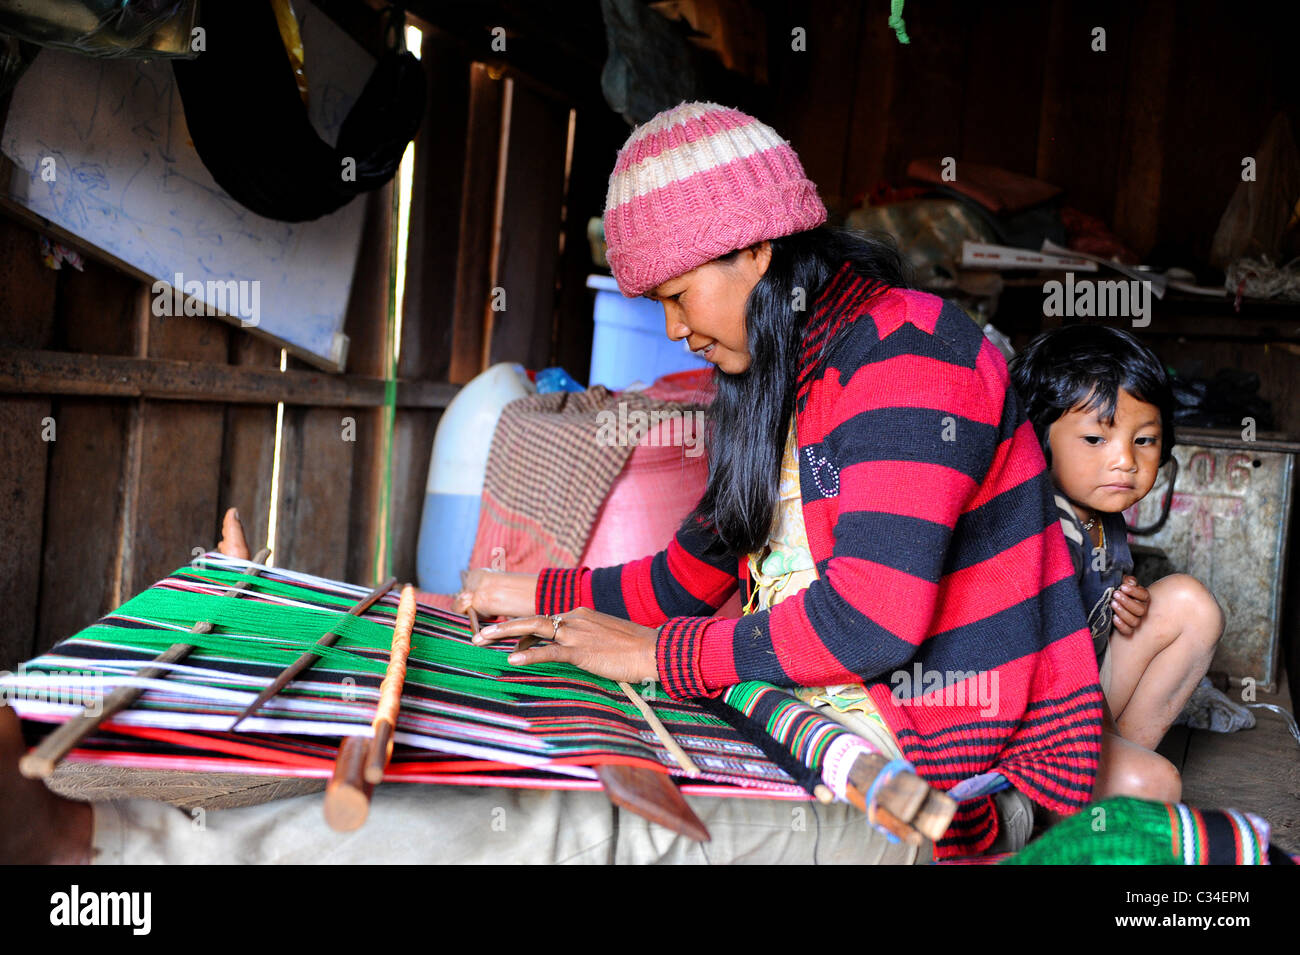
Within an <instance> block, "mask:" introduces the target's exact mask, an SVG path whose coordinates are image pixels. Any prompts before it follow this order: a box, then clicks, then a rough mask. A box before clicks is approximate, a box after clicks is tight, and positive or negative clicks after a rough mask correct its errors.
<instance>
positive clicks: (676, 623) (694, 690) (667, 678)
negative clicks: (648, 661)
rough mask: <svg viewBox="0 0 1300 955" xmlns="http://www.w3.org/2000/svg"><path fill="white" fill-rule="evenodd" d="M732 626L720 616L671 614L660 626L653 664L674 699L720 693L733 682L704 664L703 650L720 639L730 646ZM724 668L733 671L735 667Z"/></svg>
mask: <svg viewBox="0 0 1300 955" xmlns="http://www.w3.org/2000/svg"><path fill="white" fill-rule="evenodd" d="M734 625H735V621H733V620H725V619H722V618H720V617H672V618H670V619H669V620H668V622H667V623H665V624H664V625H663V626H662V627H660V628H659V643H658V645H657V646H656V648H655V663H656V665H657V667H658V670H659V682H660V684H661V685H662V686H663V688H664V692H665V693H667V694H668V695H669V696H670V697H672V698H673V699H675V700H689V699H691V698H692V697H699V696H720V695H721V694H722V691H723V690H725V689H726V688H727V687H729V686H731V684H732V683H735V682H736V681H735V680H734V679H726V678H722V679H719V677H721V676H722V670H721V669H719V668H717V667H714V668H712V670H710V669H709V668H708V667H706V664H707V663H708V662H709V661H708V654H707V653H706V651H705V645H706V643H710V644H712V643H717V642H721V643H725V644H726V645H727V646H728V647H730V645H731V644H730V637H731V632H730V631H731V630H733V629H734ZM724 631H726V632H724ZM706 635H707V640H706ZM726 669H727V672H732V671H734V667H730V668H726Z"/></svg>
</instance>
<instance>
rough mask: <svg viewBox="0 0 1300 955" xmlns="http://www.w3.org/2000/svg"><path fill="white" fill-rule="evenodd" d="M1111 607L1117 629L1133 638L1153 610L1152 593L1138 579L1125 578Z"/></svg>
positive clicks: (1113, 597) (1111, 602)
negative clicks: (1134, 632) (1133, 634)
mask: <svg viewBox="0 0 1300 955" xmlns="http://www.w3.org/2000/svg"><path fill="white" fill-rule="evenodd" d="M1110 606H1111V609H1112V610H1114V611H1115V629H1116V630H1117V631H1119V632H1120V633H1122V634H1123V635H1124V636H1126V637H1127V636H1131V635H1132V633H1133V631H1134V630H1136V629H1137V628H1138V624H1140V623H1141V622H1142V618H1143V617H1145V616H1146V615H1147V611H1148V610H1149V609H1151V592H1150V591H1149V590H1147V589H1146V588H1145V587H1143V586H1142V585H1141V584H1139V583H1138V582H1137V578H1136V577H1125V578H1124V579H1123V581H1121V582H1120V585H1119V587H1118V589H1116V591H1115V594H1114V596H1112V597H1111V598H1110Z"/></svg>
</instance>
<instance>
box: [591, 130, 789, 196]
mask: <svg viewBox="0 0 1300 955" xmlns="http://www.w3.org/2000/svg"><path fill="white" fill-rule="evenodd" d="M784 145H786V142H785V140H784V139H782V138H781V137H780V136H778V135H777V134H776V132H775V131H774V130H773V129H772V128H771V127H769V126H764V125H763V124H762V123H759V122H753V123H749V124H747V125H745V126H740V127H737V128H736V129H724V130H722V131H721V132H718V133H714V134H712V135H710V136H705V137H704V138H703V139H697V140H696V141H695V142H693V143H685V144H683V145H681V146H674V147H672V148H671V149H665V150H664V151H663V152H661V153H659V154H658V155H655V156H650V157H648V158H646V159H643V160H641V161H640V162H639V163H636V164H635V165H632V166H629V167H628V168H627V169H625V170H623V171H622V172H621V173H619V174H618V175H616V176H615V177H614V178H613V179H612V180H610V184H609V192H608V194H607V195H606V197H605V208H606V209H615V208H617V207H618V206H621V205H622V204H623V203H625V202H630V201H632V200H633V199H636V198H638V197H639V196H644V195H646V194H648V193H651V192H653V191H654V190H656V189H662V188H663V187H664V186H667V185H669V184H670V183H674V182H680V181H681V180H683V179H689V178H690V177H691V176H694V175H695V174H697V173H701V172H704V171H706V170H709V169H716V168H717V167H719V166H725V165H727V164H728V163H732V162H735V161H736V160H737V159H745V158H747V157H749V156H754V155H757V154H758V153H761V152H764V151H765V150H768V149H775V148H778V147H781V146H784Z"/></svg>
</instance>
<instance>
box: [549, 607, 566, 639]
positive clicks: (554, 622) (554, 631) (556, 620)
mask: <svg viewBox="0 0 1300 955" xmlns="http://www.w3.org/2000/svg"><path fill="white" fill-rule="evenodd" d="M562 623H564V615H563V614H558V613H553V614H551V639H552V640H558V639H559V636H560V624H562Z"/></svg>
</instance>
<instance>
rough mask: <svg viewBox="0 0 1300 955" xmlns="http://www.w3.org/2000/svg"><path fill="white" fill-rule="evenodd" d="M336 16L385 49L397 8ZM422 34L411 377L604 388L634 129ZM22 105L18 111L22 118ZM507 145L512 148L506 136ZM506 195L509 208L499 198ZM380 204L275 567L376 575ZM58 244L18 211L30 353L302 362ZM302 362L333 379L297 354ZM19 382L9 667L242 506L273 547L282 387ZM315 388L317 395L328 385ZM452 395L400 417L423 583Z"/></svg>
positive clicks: (10, 467) (3, 229) (0, 450)
mask: <svg viewBox="0 0 1300 955" xmlns="http://www.w3.org/2000/svg"><path fill="white" fill-rule="evenodd" d="M325 6H326V8H327V12H330V14H331V15H332V16H334V17H335V18H336V20H338V21H339V22H340V23H341V24H342V25H343V26H344V27H345V28H347V29H349V30H351V31H352V32H353V33H354V35H357V36H358V39H359V40H361V41H362V42H363V43H364V44H365V45H367V46H368V47H369V48H371V49H372V50H376V49H378V48H379V44H378V43H377V42H375V40H374V38H373V37H370V36H369V35H368V32H369V31H371V30H377V29H378V27H379V20H378V19H377V18H376V17H375V16H374V15H373V13H372V12H370V11H368V10H367V9H366V6H365V4H362V3H359V2H348V0H330V2H328V3H326V4H325ZM422 26H424V28H425V40H424V47H423V50H422V59H423V61H424V64H425V71H426V76H427V78H428V109H427V111H426V115H425V121H424V124H423V126H422V128H421V131H420V133H419V136H418V137H417V140H416V166H415V175H414V184H413V202H412V208H411V220H410V240H409V248H408V271H407V286H406V294H405V301H404V306H403V322H402V341H401V352H400V363H399V366H398V377H399V379H401V380H403V381H409V382H416V383H419V382H434V383H436V382H450V383H453V384H461V383H464V382H465V381H468V380H469V379H470V378H472V377H473V376H474V375H475V374H477V373H478V372H479V371H481V370H483V369H484V368H485V367H486V364H487V362H488V360H489V359H490V360H491V361H519V362H522V363H525V364H526V365H527V366H528V367H531V368H541V367H544V366H545V365H547V364H550V363H552V362H554V361H556V360H557V359H559V360H562V361H564V362H565V363H566V365H568V367H569V368H570V369H571V370H573V371H574V373H575V375H576V376H577V377H579V378H580V379H582V378H585V371H586V368H587V365H588V362H589V361H590V343H591V318H590V316H591V298H590V295H589V293H587V290H586V289H585V288H584V287H583V282H584V281H585V278H586V274H587V272H589V271H590V270H591V266H590V260H589V254H588V251H587V244H586V240H585V230H586V222H587V219H588V218H589V217H590V216H592V215H599V214H600V211H601V209H602V208H603V204H604V186H605V178H606V177H607V175H608V168H606V167H607V166H608V164H609V163H612V160H613V155H614V151H615V149H616V148H617V146H618V145H619V144H620V143H621V142H622V139H623V138H624V137H625V136H626V133H627V130H626V127H625V126H624V125H623V124H622V122H621V120H618V119H617V117H612V114H610V113H609V111H608V110H607V109H602V108H600V107H601V106H602V104H600V103H599V101H598V96H599V93H598V89H596V88H595V87H589V88H588V90H587V92H588V95H587V96H586V97H576V96H574V95H573V94H572V93H565V92H559V91H557V87H556V86H554V85H548V84H547V83H546V82H544V81H540V80H539V81H534V80H533V78H532V77H531V76H528V75H525V74H523V73H521V72H520V71H519V70H518V69H517V68H515V67H513V66H511V65H510V64H509V63H507V64H505V65H504V66H502V65H501V64H498V65H497V66H495V67H491V68H489V67H488V66H485V65H484V64H483V63H481V62H478V54H477V47H476V45H475V44H474V43H469V42H467V41H466V39H465V38H464V37H460V36H453V35H452V34H450V33H448V32H445V31H443V30H442V29H440V28H436V27H430V26H429V25H428V24H422ZM361 34H366V35H361ZM539 62H542V63H545V62H546V59H545V58H544V57H543V58H541V59H540V60H539ZM507 79H509V80H510V82H507ZM508 90H513V93H510V94H509V96H510V98H509V99H508V98H507V96H508ZM4 107H5V104H4V103H3V102H0V123H2V122H3V114H4ZM571 109H576V110H577V116H578V119H577V122H576V124H575V128H576V129H577V130H578V133H577V135H576V137H575V150H574V154H573V166H574V169H575V170H580V171H581V173H582V176H583V179H582V181H581V182H573V183H571V185H572V186H573V188H572V193H571V194H566V192H565V176H564V173H565V161H566V154H567V150H568V146H569V142H568V140H569V127H570V110H571ZM585 116H591V117H593V119H592V121H591V122H590V123H588V122H585V121H584V119H583V117H585ZM503 117H509V122H508V123H505V124H503ZM611 117H612V122H611ZM503 143H507V144H511V145H510V146H509V148H507V149H502V144H503ZM503 162H504V165H502V164H503ZM501 190H504V191H503V192H502V194H503V195H504V196H508V197H509V201H508V202H505V203H503V204H500V205H499V204H498V202H497V197H498V192H499V191H501ZM357 201H362V202H365V203H366V219H365V226H364V228H365V234H364V237H363V241H362V253H361V255H360V257H359V259H358V262H357V264H356V267H355V274H354V277H353V287H352V295H351V300H350V303H349V306H348V311H347V316H346V321H345V328H344V330H345V332H346V333H347V334H348V335H349V337H350V339H351V346H350V349H349V355H348V367H347V370H346V374H347V378H348V381H349V382H351V383H352V384H349V385H348V386H347V389H352V390H347V389H345V390H344V391H338V390H335V391H332V392H331V394H345V395H347V396H348V400H349V404H348V406H347V407H340V406H336V405H333V404H331V403H329V400H328V399H327V398H325V397H323V396H322V397H320V398H319V400H317V401H316V403H312V399H311V398H310V397H309V398H308V399H307V400H306V401H305V402H300V403H293V404H286V406H285V408H284V415H283V431H282V454H281V468H280V479H279V496H278V501H277V502H276V503H277V504H278V511H279V516H278V524H277V536H276V542H275V555H274V560H275V562H276V563H277V564H279V565H281V566H289V567H293V568H295V569H298V570H303V571H307V572H309V573H314V574H322V575H326V576H331V577H340V578H345V579H349V580H354V581H360V582H365V581H370V580H372V579H373V578H374V576H375V571H376V540H377V538H378V535H379V528H380V515H379V508H378V502H379V498H380V492H381V485H382V481H383V479H384V470H385V469H384V466H383V456H382V451H383V440H382V421H383V414H384V411H383V409H382V408H380V407H376V406H374V405H373V403H372V400H371V399H369V398H366V399H361V400H357V398H356V396H357V391H356V388H359V387H361V388H362V390H365V389H366V388H369V385H371V384H373V379H376V378H381V377H382V376H383V375H384V373H385V357H384V356H385V351H384V347H385V346H384V342H385V333H386V325H387V321H388V314H389V309H390V302H389V289H390V278H391V273H392V269H393V263H392V261H391V257H390V255H389V248H390V241H391V236H392V230H393V215H394V202H393V189H392V186H391V185H390V186H389V187H388V188H385V189H383V190H380V191H377V192H375V193H372V194H370V195H369V196H367V197H364V198H362V199H359V200H357ZM499 210H500V212H501V213H502V214H498V211H499ZM566 215H567V217H566ZM449 223H450V224H451V227H450V228H449V227H448V224H449ZM38 239H39V233H38V230H37V229H35V228H34V227H32V226H31V225H29V224H26V223H23V222H19V221H16V220H13V219H11V218H8V217H0V352H4V353H6V354H8V355H9V356H10V357H15V356H16V357H17V358H19V359H26V358H28V357H30V356H31V355H33V354H35V353H36V352H41V353H46V354H48V353H50V352H56V353H57V352H63V353H73V354H77V355H82V356H85V357H86V358H87V359H89V358H91V357H93V356H99V357H106V356H117V357H123V358H128V359H165V360H177V361H185V362H192V363H195V364H193V365H190V366H186V367H187V368H190V369H193V370H194V371H195V372H196V373H204V374H200V375H196V380H197V379H198V378H200V377H202V378H204V380H206V381H211V380H213V377H214V376H213V374H212V369H219V368H231V367H248V368H259V369H268V370H271V371H273V372H274V373H275V374H278V373H279V371H278V369H279V366H280V361H281V354H280V350H279V349H278V348H275V347H274V346H272V345H269V344H268V343H266V342H264V341H262V340H260V339H258V338H256V337H253V336H251V335H249V334H246V333H244V332H242V331H241V330H239V329H238V328H235V327H233V326H230V325H227V324H225V323H223V322H221V321H220V320H217V319H209V318H165V319H164V318H157V317H155V316H153V315H152V314H151V309H150V307H149V306H150V301H149V289H148V286H147V285H146V284H145V283H143V282H141V281H140V280H139V279H137V278H135V277H132V276H130V275H127V274H125V273H123V272H121V271H118V270H117V269H115V268H114V267H112V266H111V265H109V264H105V263H103V262H101V261H98V260H96V259H95V258H94V252H93V250H84V251H85V252H86V268H85V271H84V272H77V271H74V270H72V269H70V268H69V267H67V266H65V267H64V269H63V270H62V271H57V272H56V271H52V270H50V269H48V268H46V267H45V266H44V265H43V264H42V263H41V261H40V256H39V251H38ZM579 239H581V241H578V240H579ZM494 285H502V286H505V287H507V301H508V307H509V309H510V311H509V318H508V320H504V319H503V320H499V321H497V322H496V323H495V324H493V323H492V322H491V321H490V320H489V315H488V309H489V306H490V296H491V289H492V287H493V286H494ZM15 350H16V351H15ZM287 369H288V370H290V371H293V370H300V371H304V372H310V371H312V370H311V369H309V368H308V366H306V365H305V364H303V363H301V362H299V361H297V360H296V359H293V358H289V359H288V362H287ZM140 374H144V369H141V370H140ZM313 374H314V375H316V376H320V375H321V373H319V372H313ZM217 377H218V378H219V377H220V374H219V373H218V376H217ZM322 377H323V376H322ZM23 380H24V379H23V378H22V373H21V372H20V373H19V374H18V378H17V381H18V382H19V383H21V382H22V381H23ZM8 381H9V385H7V386H4V385H0V521H3V526H4V527H5V528H6V532H5V534H4V536H3V541H4V543H5V545H6V546H4V547H3V548H0V597H2V598H4V599H5V600H6V604H7V606H8V607H9V608H10V610H9V611H8V612H7V613H6V614H4V615H2V616H0V669H3V668H6V667H12V666H13V665H15V664H16V663H17V662H19V661H21V660H22V659H25V658H27V657H29V656H31V655H33V654H34V653H37V652H40V651H42V650H44V649H46V648H48V647H49V646H50V645H52V644H53V643H55V642H56V641H58V640H59V639H62V638H63V637H66V636H68V635H69V634H71V633H73V632H75V631H76V630H78V629H80V628H81V627H84V626H85V625H86V624H88V623H89V622H91V621H92V620H94V619H95V618H96V617H97V616H100V615H102V614H103V613H105V612H107V611H109V610H111V609H112V608H113V607H115V606H117V605H118V604H120V603H121V602H122V601H123V600H125V599H127V598H129V597H130V596H131V595H132V594H134V593H136V592H138V591H139V590H141V589H143V588H144V587H147V586H148V585H149V584H151V583H152V582H153V581H155V580H157V579H158V578H159V577H161V576H163V575H164V574H166V573H168V572H169V571H171V570H173V569H174V568H175V567H177V566H178V565H179V564H181V563H183V562H184V561H186V560H188V559H190V557H191V555H192V554H193V553H195V552H196V551H198V550H200V549H207V548H210V547H212V546H214V545H215V543H216V540H217V538H218V536H219V523H220V516H221V514H222V513H224V511H225V509H226V508H227V507H229V506H236V507H238V508H239V510H240V514H241V517H242V519H243V522H244V525H245V528H246V530H247V532H248V536H249V542H250V546H251V547H253V548H254V549H256V548H257V547H259V546H261V544H262V543H263V542H265V541H266V539H267V535H268V515H269V512H270V510H271V504H272V496H273V495H272V470H273V468H272V462H273V456H274V449H275V431H276V405H275V403H274V398H273V397H270V398H266V397H257V396H255V395H254V396H251V397H250V396H247V395H243V396H241V398H240V400H233V399H228V398H227V397H224V396H222V397H220V398H218V397H214V398H213V400H210V401H209V400H193V398H194V397H196V395H194V394H189V395H185V396H183V397H185V399H186V400H179V399H180V398H181V397H182V396H180V395H177V400H173V399H172V398H171V397H168V398H167V399H166V400H164V398H162V397H160V396H156V395H155V397H120V396H104V395H103V394H102V392H101V394H93V393H91V392H94V391H95V390H97V389H94V388H86V387H82V386H81V385H77V386H75V387H74V386H72V385H69V386H68V387H69V391H72V392H75V391H77V390H80V391H81V394H75V393H59V392H60V390H61V388H62V385H61V383H59V382H55V384H54V385H51V383H50V380H49V374H48V373H47V374H46V380H45V382H44V383H43V384H42V386H41V387H40V389H39V391H41V392H42V393H39V394H33V393H24V389H23V388H22V387H21V386H20V385H15V384H14V382H15V379H14V378H13V377H12V374H11V376H10V377H9V379H8ZM304 381H305V384H304V388H305V389H306V391H307V392H308V393H311V380H310V379H304ZM363 386H364V387H363ZM195 387H196V388H199V391H200V392H201V393H202V394H206V393H207V392H202V388H201V387H200V386H195ZM236 390H238V389H236ZM450 390H451V389H448V391H450ZM366 393H367V394H368V395H373V394H374V391H373V390H369V391H366ZM118 394H119V395H120V392H119V393H118ZM443 406H445V399H444V398H439V397H438V396H437V395H434V396H433V397H432V398H431V397H430V394H429V393H428V392H427V391H426V392H423V393H421V394H420V395H419V396H417V398H416V399H415V400H414V401H412V402H408V403H407V404H406V405H405V406H401V407H399V409H398V412H397V415H396V420H395V432H394V435H393V442H392V462H393V465H392V496H391V511H392V520H391V544H392V549H391V554H390V555H389V558H390V560H391V567H392V572H393V573H394V574H396V575H398V577H399V579H403V580H407V579H410V580H414V579H415V577H416V549H417V537H418V532H419V526H420V514H421V508H422V507H423V503H424V497H425V482H426V479H427V475H428V463H429V455H430V451H431V449H432V446H433V441H434V435H435V432H436V429H437V425H438V422H439V420H440V418H441V414H442V410H441V409H442V407H443ZM51 424H52V426H53V428H54V432H53V434H50V433H49V431H50V426H51ZM46 438H53V440H46Z"/></svg>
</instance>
